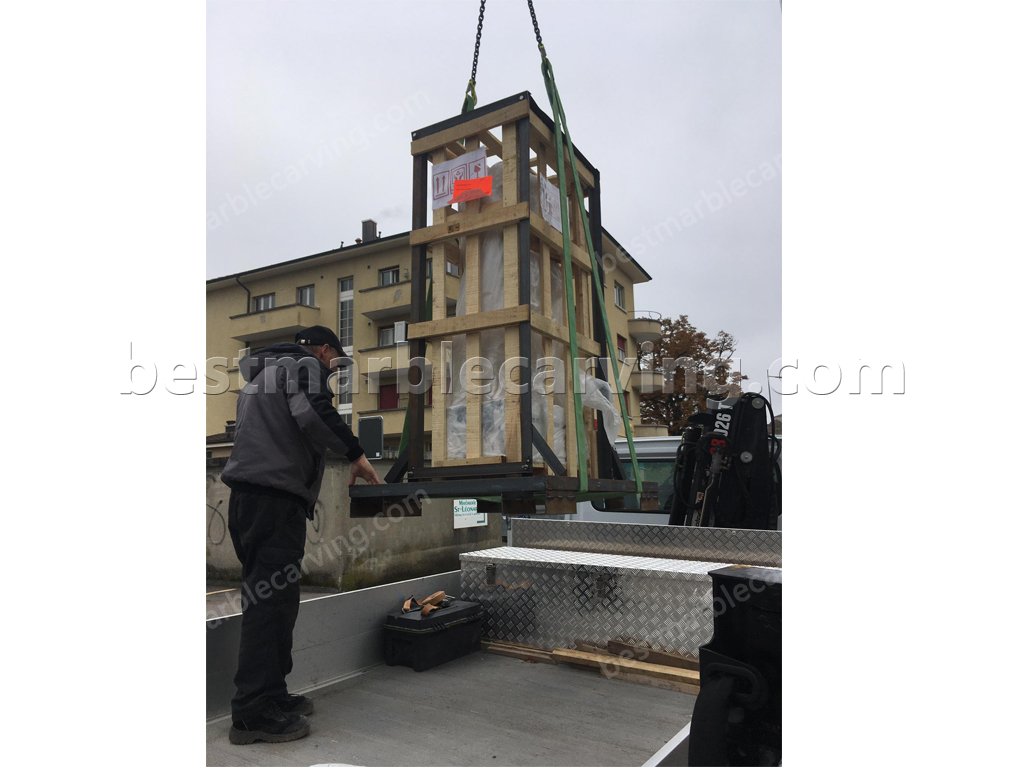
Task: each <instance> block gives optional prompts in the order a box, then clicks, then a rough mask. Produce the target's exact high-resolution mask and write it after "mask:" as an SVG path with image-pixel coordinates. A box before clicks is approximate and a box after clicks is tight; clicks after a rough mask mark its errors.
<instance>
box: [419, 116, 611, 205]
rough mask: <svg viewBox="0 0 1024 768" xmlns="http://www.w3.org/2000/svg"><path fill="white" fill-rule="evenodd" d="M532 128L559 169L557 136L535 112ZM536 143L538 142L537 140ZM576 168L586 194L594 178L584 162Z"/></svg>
mask: <svg viewBox="0 0 1024 768" xmlns="http://www.w3.org/2000/svg"><path fill="white" fill-rule="evenodd" d="M530 128H531V132H532V133H533V135H534V136H539V138H540V140H541V141H545V142H547V144H548V145H549V146H550V147H551V156H550V157H549V159H548V162H549V163H550V164H551V167H552V168H557V167H558V165H557V163H558V159H557V157H556V152H555V149H554V148H555V134H554V133H553V132H552V131H551V129H550V128H548V126H547V124H546V123H545V122H544V121H543V120H541V119H540V117H538V116H537V115H536V114H534V113H533V112H530ZM534 141H535V142H536V139H535V140H534ZM563 146H564V145H563ZM420 151H423V150H420ZM534 151H536V146H534ZM564 153H565V171H566V175H567V176H568V177H569V183H570V186H571V185H572V171H571V170H570V169H569V162H570V161H569V148H568V147H567V146H565V147H564ZM413 154H416V153H415V152H413ZM576 168H577V170H578V171H579V173H580V184H581V185H582V186H583V190H584V192H586V191H587V190H588V189H590V188H593V186H594V176H593V174H591V173H590V171H589V170H588V169H587V166H585V165H584V164H583V162H582V161H580V162H577V163H576Z"/></svg>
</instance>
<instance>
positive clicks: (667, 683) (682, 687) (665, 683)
mask: <svg viewBox="0 0 1024 768" xmlns="http://www.w3.org/2000/svg"><path fill="white" fill-rule="evenodd" d="M605 677H606V678H608V679H609V680H622V681H623V682H626V683H634V684H636V685H646V686H649V687H651V688H661V689H663V690H666V691H676V692H677V693H686V694H689V695H690V696H696V695H698V694H699V693H700V686H699V685H697V684H695V683H694V684H691V683H683V682H677V681H675V680H665V679H663V678H660V677H650V676H648V675H645V674H639V673H637V672H621V671H620V672H616V673H615V674H614V675H605Z"/></svg>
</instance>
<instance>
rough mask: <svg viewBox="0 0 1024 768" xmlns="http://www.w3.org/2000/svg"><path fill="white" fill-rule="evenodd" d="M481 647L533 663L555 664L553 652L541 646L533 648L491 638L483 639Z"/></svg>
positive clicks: (490, 651) (489, 651)
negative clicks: (495, 640)
mask: <svg viewBox="0 0 1024 768" xmlns="http://www.w3.org/2000/svg"><path fill="white" fill-rule="evenodd" d="M480 647H481V648H482V649H483V650H485V651H487V652H488V653H497V654H500V655H502V656H510V657H511V658H513V659H519V660H521V661H528V662H532V663H537V662H539V663H541V664H553V663H554V662H553V661H552V660H551V653H550V652H549V651H545V650H543V649H541V648H531V647H529V646H525V645H518V644H516V643H502V642H494V641H490V640H481V641H480Z"/></svg>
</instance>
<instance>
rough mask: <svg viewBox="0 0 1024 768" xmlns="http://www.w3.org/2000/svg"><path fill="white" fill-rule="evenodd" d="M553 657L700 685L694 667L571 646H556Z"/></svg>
mask: <svg viewBox="0 0 1024 768" xmlns="http://www.w3.org/2000/svg"><path fill="white" fill-rule="evenodd" d="M551 658H552V659H553V660H554V661H556V662H559V663H565V664H575V665H577V666H582V667H591V668H596V669H602V670H608V671H613V670H614V671H617V672H622V673H634V674H638V675H644V676H647V677H653V678H657V679H661V680H671V681H673V682H677V683H688V684H690V685H700V674H699V673H698V672H695V671H694V670H692V669H679V668H678V667H667V666H663V665H661V664H649V663H647V662H644V661H634V660H632V659H623V658H619V657H617V656H609V655H608V654H601V653H590V652H588V651H577V650H573V649H571V648H555V649H554V650H552V651H551Z"/></svg>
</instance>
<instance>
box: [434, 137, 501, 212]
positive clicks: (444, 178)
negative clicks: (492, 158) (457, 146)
mask: <svg viewBox="0 0 1024 768" xmlns="http://www.w3.org/2000/svg"><path fill="white" fill-rule="evenodd" d="M485 176H487V150H486V149H474V150H473V151H472V152H467V153H466V154H464V155H459V156H458V157H455V158H452V159H451V160H445V161H444V162H443V163H437V164H436V165H434V167H433V168H432V170H431V173H430V193H431V208H443V207H444V206H446V205H451V204H452V203H453V202H459V201H457V200H456V201H453V200H452V196H453V195H454V194H455V184H456V182H458V181H465V180H467V179H481V178H483V177H485ZM488 178H490V177H489V176H488ZM481 196H482V195H481ZM467 199H470V200H472V199H474V198H467Z"/></svg>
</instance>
